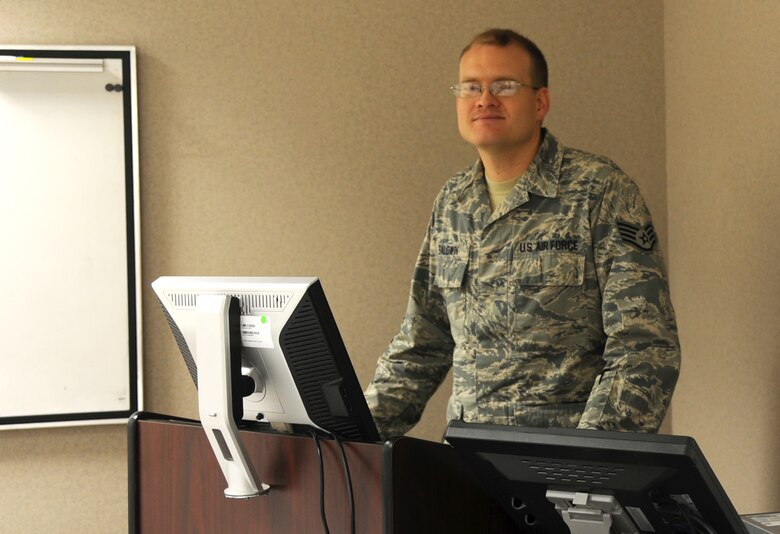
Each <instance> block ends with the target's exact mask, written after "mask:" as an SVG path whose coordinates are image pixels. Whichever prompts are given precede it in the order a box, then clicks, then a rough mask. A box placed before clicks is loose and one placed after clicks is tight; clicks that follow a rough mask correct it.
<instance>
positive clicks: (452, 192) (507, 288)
mask: <svg viewBox="0 0 780 534" xmlns="http://www.w3.org/2000/svg"><path fill="white" fill-rule="evenodd" d="M543 134H544V137H543V141H542V144H541V147H540V149H539V152H538V153H537V155H536V158H535V160H534V161H533V163H532V164H531V166H530V167H529V168H528V170H527V171H526V172H525V173H524V174H523V176H522V177H521V178H520V179H519V181H518V183H517V185H516V186H515V188H514V190H513V191H512V192H511V193H510V195H509V196H508V197H507V198H506V200H505V201H504V203H503V204H501V205H500V206H498V207H497V209H496V210H495V211H494V212H491V208H490V202H489V200H488V193H487V187H486V184H485V178H484V171H483V167H482V164H481V162H477V163H476V164H474V165H473V166H472V167H470V168H468V169H466V170H464V171H462V172H460V173H458V174H456V175H455V176H454V177H453V178H452V179H450V180H449V181H448V182H447V183H446V184H445V185H444V187H443V188H442V190H441V192H440V193H439V195H438V197H437V199H436V201H435V203H434V207H433V213H432V216H431V220H430V223H429V225H428V230H427V233H426V236H425V240H424V241H423V244H422V248H421V250H420V254H419V257H418V259H417V264H416V267H415V270H414V276H413V279H412V286H411V294H410V297H409V304H408V307H407V310H406V314H405V316H404V320H403V324H402V325H401V331H400V332H399V334H398V335H396V336H395V338H394V339H393V340H392V342H391V343H390V346H389V347H388V349H387V350H386V351H385V353H384V354H383V355H382V356H381V357H380V359H379V362H378V365H377V369H376V374H375V377H374V379H373V381H372V382H371V384H370V385H369V387H368V389H367V390H366V398H367V401H368V404H369V407H370V409H371V412H372V414H373V416H374V418H375V420H376V424H377V427H378V428H379V431H380V433H381V434H382V436H383V437H389V436H397V435H402V434H404V433H405V432H406V431H408V430H409V429H410V428H411V427H412V426H413V425H414V424H415V423H416V422H417V421H418V420H419V418H420V416H421V414H422V411H423V408H424V407H425V404H426V403H427V401H428V399H429V398H430V397H431V395H432V394H433V393H434V391H435V390H436V388H437V387H438V386H439V385H440V384H441V382H442V380H443V379H444V377H445V376H446V374H447V371H448V370H449V369H450V367H452V369H453V391H452V396H451V397H450V400H449V403H448V407H447V416H448V418H449V419H463V420H464V421H467V422H482V423H494V424H509V425H525V426H547V427H580V428H591V429H605V430H631V431H657V429H658V427H659V426H660V425H661V422H662V421H663V418H664V414H665V412H666V409H667V406H668V404H669V400H670V398H671V395H672V391H673V390H674V386H675V383H676V382H677V377H678V374H679V366H680V347H679V342H678V338H677V327H676V324H675V318H674V311H673V309H672V303H671V301H670V298H669V289H668V284H667V280H666V275H665V268H664V265H663V259H662V256H661V251H660V250H659V244H658V240H657V237H656V235H655V232H654V230H653V225H652V221H651V219H650V214H649V212H648V210H647V207H646V206H645V203H644V201H643V199H642V197H641V195H640V193H639V190H638V189H637V187H636V185H635V184H634V183H633V181H632V180H631V179H630V178H628V177H627V176H626V175H625V174H624V173H623V172H622V171H621V170H620V169H619V168H618V167H617V166H616V165H615V164H614V163H612V162H611V161H610V160H608V159H606V158H603V157H600V156H596V155H593V154H589V153H586V152H583V151H580V150H575V149H571V148H567V147H564V146H562V145H561V144H560V143H559V142H558V141H557V139H556V138H555V137H554V136H553V135H552V134H550V133H549V132H547V131H543Z"/></svg>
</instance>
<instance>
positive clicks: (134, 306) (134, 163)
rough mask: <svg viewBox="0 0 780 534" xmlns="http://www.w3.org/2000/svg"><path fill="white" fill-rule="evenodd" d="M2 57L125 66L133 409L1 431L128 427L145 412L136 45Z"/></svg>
mask: <svg viewBox="0 0 780 534" xmlns="http://www.w3.org/2000/svg"><path fill="white" fill-rule="evenodd" d="M0 56H17V57H31V58H57V59H119V60H121V62H122V108H123V119H124V120H123V129H124V131H123V137H124V166H125V173H124V178H125V240H126V241H125V245H126V259H127V266H126V268H127V296H128V302H127V312H128V330H127V332H128V344H129V346H128V362H127V363H128V370H129V373H128V381H129V384H128V391H129V407H128V409H127V410H120V411H100V412H73V413H61V414H55V413H50V414H39V415H25V416H11V417H0V430H3V429H17V428H36V427H52V426H77V425H90V424H126V423H127V421H128V419H129V418H130V416H131V415H133V414H134V413H136V412H138V411H140V410H142V409H143V369H142V344H143V338H142V335H141V324H142V323H141V320H142V316H141V304H142V302H141V293H140V284H141V273H140V270H141V268H140V267H141V262H140V257H141V247H140V201H141V199H140V188H139V178H138V176H139V169H138V166H139V158H138V105H137V94H136V93H137V71H136V55H135V47H134V46H106V47H78V46H74V47H69V46H37V45H35V46H33V45H25V46H18V47H17V46H0Z"/></svg>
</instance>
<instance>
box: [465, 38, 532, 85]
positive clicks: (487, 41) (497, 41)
mask: <svg viewBox="0 0 780 534" xmlns="http://www.w3.org/2000/svg"><path fill="white" fill-rule="evenodd" d="M478 44H479V45H494V46H509V45H510V44H515V45H517V46H519V47H520V48H522V49H523V50H525V51H526V52H528V54H529V55H530V56H531V78H532V80H531V83H532V84H533V85H534V86H536V87H547V60H546V59H544V54H542V51H541V50H540V49H539V47H538V46H536V43H534V42H533V41H532V40H530V39H529V38H528V37H526V36H524V35H520V34H519V33H517V32H516V31H513V30H505V29H499V28H492V29H490V30H487V31H484V32H482V33H480V34H479V35H477V36H476V37H474V38H473V39H472V40H471V42H470V43H469V44H468V45H466V48H464V49H463V51H462V52H461V53H460V57H461V58H462V57H463V55H464V54H465V53H466V52H468V51H469V49H470V48H471V47H472V46H474V45H478Z"/></svg>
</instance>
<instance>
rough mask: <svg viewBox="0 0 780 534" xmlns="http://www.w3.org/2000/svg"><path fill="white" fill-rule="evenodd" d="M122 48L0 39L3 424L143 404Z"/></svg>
mask: <svg viewBox="0 0 780 534" xmlns="http://www.w3.org/2000/svg"><path fill="white" fill-rule="evenodd" d="M137 130H138V129H137V103H136V81H135V49H134V48H133V47H102V48H81V47H69V48H67V47H9V46H0V254H1V256H0V258H2V259H1V260H0V295H2V304H0V429H3V428H20V427H23V428H27V427H35V426H53V425H73V424H98V423H116V422H123V423H124V422H126V420H127V418H128V417H129V416H130V415H132V414H133V413H134V412H135V411H137V410H139V409H141V400H142V399H141V397H142V385H141V376H142V372H141V371H142V369H141V346H142V344H141V329H140V324H141V313H140V303H141V299H140V231H139V229H140V217H139V213H140V210H139V207H138V204H139V202H140V199H139V195H138V193H139V185H138V149H137V147H138V143H137Z"/></svg>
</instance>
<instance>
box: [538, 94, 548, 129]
mask: <svg viewBox="0 0 780 534" xmlns="http://www.w3.org/2000/svg"><path fill="white" fill-rule="evenodd" d="M548 111H550V90H549V89H548V88H547V87H540V88H539V89H537V90H536V120H538V121H539V122H540V123H541V122H542V121H543V120H544V117H545V116H546V115H547V112H548Z"/></svg>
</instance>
